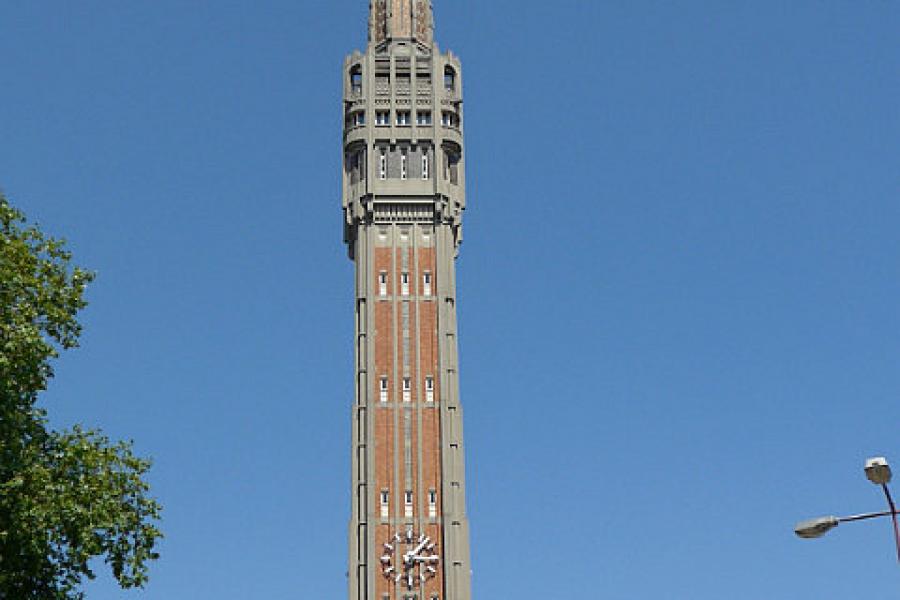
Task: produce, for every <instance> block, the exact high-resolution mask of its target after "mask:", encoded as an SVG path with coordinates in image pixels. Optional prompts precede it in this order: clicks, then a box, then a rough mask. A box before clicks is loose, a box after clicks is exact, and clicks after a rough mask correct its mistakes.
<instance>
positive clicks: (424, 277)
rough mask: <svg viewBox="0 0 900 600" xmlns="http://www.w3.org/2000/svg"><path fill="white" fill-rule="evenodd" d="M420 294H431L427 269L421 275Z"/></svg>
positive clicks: (429, 276) (429, 275)
mask: <svg viewBox="0 0 900 600" xmlns="http://www.w3.org/2000/svg"><path fill="white" fill-rule="evenodd" d="M422 295H423V296H431V273H430V272H428V271H425V274H424V275H422Z"/></svg>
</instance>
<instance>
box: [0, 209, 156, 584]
mask: <svg viewBox="0 0 900 600" xmlns="http://www.w3.org/2000/svg"><path fill="white" fill-rule="evenodd" d="M92 279H93V275H92V274H91V273H89V272H87V271H84V270H82V269H79V268H77V267H73V266H72V265H71V254H70V253H69V252H68V251H67V250H66V249H65V243H64V242H63V241H61V240H56V239H53V238H50V237H48V236H45V235H44V234H43V233H42V232H41V231H40V230H39V229H38V228H37V227H35V226H28V225H27V223H26V221H25V219H24V216H23V215H22V213H21V212H19V211H17V210H16V209H14V208H13V207H11V206H10V205H9V203H8V201H7V200H6V198H5V197H3V196H2V195H0V600H32V599H33V600H38V599H40V600H77V599H81V598H83V593H81V592H80V591H79V588H80V587H81V584H82V582H83V581H84V579H85V578H88V579H93V578H94V573H93V571H92V570H91V567H90V563H91V562H92V561H93V559H95V558H103V559H104V560H105V561H106V563H107V564H108V565H109V566H110V567H111V569H112V572H113V575H114V576H115V577H116V579H117V581H118V582H119V584H120V585H121V586H122V587H123V588H131V587H142V586H143V585H144V584H145V583H146V581H147V573H148V565H149V563H150V562H151V561H153V560H155V559H156V558H157V557H158V555H157V554H156V553H155V552H154V546H155V544H156V542H157V541H158V539H159V538H160V537H161V535H162V534H161V533H160V531H159V530H158V529H157V527H156V523H157V522H158V519H159V516H160V506H159V504H158V503H157V502H156V501H155V500H154V499H152V498H151V497H150V496H149V495H148V493H149V487H148V485H147V483H146V482H145V479H144V477H145V475H146V473H147V470H148V469H149V468H150V463H149V461H146V460H143V459H140V458H137V457H135V456H134V455H133V453H132V450H131V444H130V443H124V442H119V443H112V442H110V440H108V439H107V438H106V437H104V436H103V435H101V434H100V433H99V432H96V431H87V430H84V429H82V428H80V427H75V428H74V429H73V430H71V431H63V432H57V431H52V430H51V429H49V427H48V425H47V420H46V418H45V414H44V412H43V411H42V410H40V409H39V408H38V407H37V406H36V402H37V399H38V394H39V393H40V392H41V391H43V390H45V389H46V388H47V384H48V382H49V381H50V379H51V378H52V377H53V368H52V364H51V362H52V360H53V359H56V358H57V357H58V356H59V354H60V352H61V351H63V350H67V349H70V348H75V347H77V346H78V338H79V336H80V334H81V325H80V324H79V322H78V320H77V315H78V312H79V311H80V310H81V309H82V308H84V307H85V305H86V302H85V300H84V292H85V288H86V286H87V284H88V283H90V282H91V280H92Z"/></svg>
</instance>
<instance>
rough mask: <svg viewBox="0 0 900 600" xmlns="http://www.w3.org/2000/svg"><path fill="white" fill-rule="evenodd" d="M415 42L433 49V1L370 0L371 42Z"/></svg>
mask: <svg viewBox="0 0 900 600" xmlns="http://www.w3.org/2000/svg"><path fill="white" fill-rule="evenodd" d="M399 39H406V40H416V41H417V42H419V43H421V44H425V45H426V46H430V45H431V44H432V42H433V41H434V12H433V11H432V8H431V0H370V2H369V43H371V44H380V43H382V42H384V41H387V40H399Z"/></svg>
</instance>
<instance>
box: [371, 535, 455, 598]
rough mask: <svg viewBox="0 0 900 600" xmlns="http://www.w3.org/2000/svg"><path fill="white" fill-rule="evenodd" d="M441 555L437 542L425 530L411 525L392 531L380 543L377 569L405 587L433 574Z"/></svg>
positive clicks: (414, 585) (412, 585)
mask: <svg viewBox="0 0 900 600" xmlns="http://www.w3.org/2000/svg"><path fill="white" fill-rule="evenodd" d="M440 561H441V558H440V556H439V555H438V552H437V545H436V544H435V543H434V542H433V541H431V538H429V537H428V536H427V535H425V534H421V535H416V533H415V532H414V531H413V530H412V529H407V530H406V531H405V532H403V533H399V532H398V533H395V534H394V536H393V537H392V538H391V539H389V540H388V541H386V542H385V543H384V545H383V546H382V555H381V559H380V562H381V572H382V573H383V574H384V576H385V577H387V578H388V579H393V580H394V581H395V582H396V583H397V584H399V585H405V586H406V588H407V589H408V590H412V589H414V588H415V587H416V586H417V585H418V584H420V583H425V582H426V581H428V580H429V579H431V578H432V577H435V576H436V575H437V568H438V565H439V564H440Z"/></svg>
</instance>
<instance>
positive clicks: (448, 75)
mask: <svg viewBox="0 0 900 600" xmlns="http://www.w3.org/2000/svg"><path fill="white" fill-rule="evenodd" d="M444 89H445V90H447V91H448V92H452V91H455V90H456V71H454V70H453V67H445V68H444Z"/></svg>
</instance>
